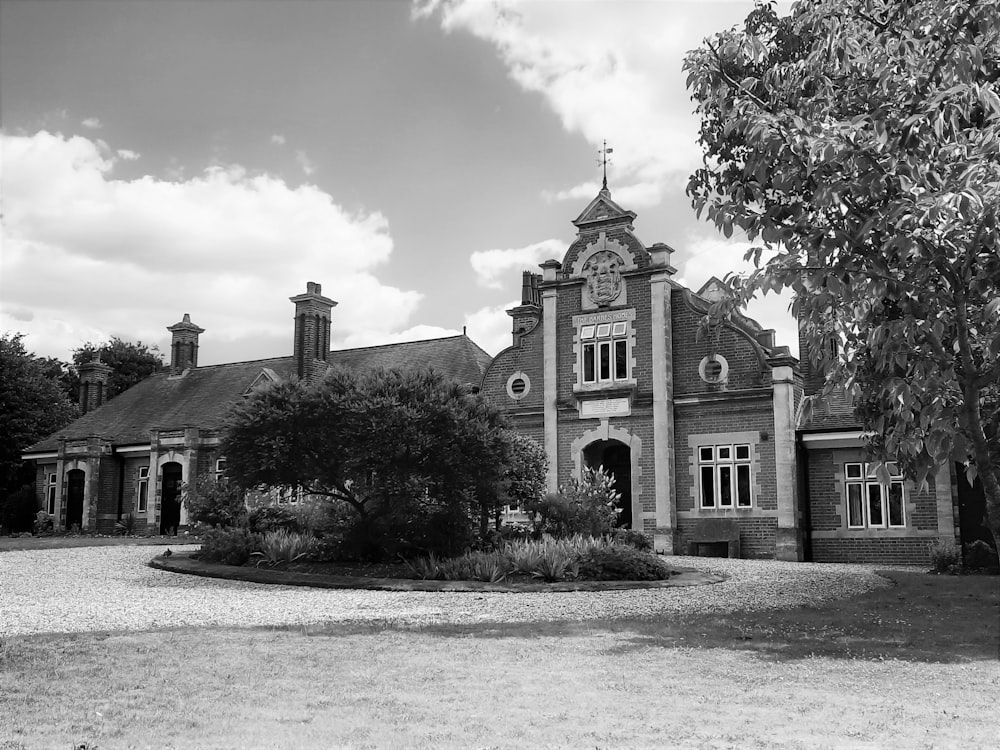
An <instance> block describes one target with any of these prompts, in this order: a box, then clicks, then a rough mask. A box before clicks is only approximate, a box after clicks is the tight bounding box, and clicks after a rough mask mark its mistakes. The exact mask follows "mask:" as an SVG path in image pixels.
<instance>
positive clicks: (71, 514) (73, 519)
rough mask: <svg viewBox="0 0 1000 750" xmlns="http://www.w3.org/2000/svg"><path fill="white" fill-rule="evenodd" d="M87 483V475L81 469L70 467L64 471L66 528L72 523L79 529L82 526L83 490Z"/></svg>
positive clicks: (71, 526)
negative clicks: (70, 468)
mask: <svg viewBox="0 0 1000 750" xmlns="http://www.w3.org/2000/svg"><path fill="white" fill-rule="evenodd" d="M86 483H87V475H86V473H85V472H84V471H83V469H72V470H70V471H69V472H67V473H66V523H65V528H66V529H67V530H69V529H72V528H73V524H76V527H77V528H78V529H79V528H81V527H82V526H83V490H84V487H85V486H86Z"/></svg>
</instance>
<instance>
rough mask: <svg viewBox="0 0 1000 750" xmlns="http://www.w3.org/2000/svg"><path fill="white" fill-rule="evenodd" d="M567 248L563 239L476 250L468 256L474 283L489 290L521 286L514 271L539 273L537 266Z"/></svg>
mask: <svg viewBox="0 0 1000 750" xmlns="http://www.w3.org/2000/svg"><path fill="white" fill-rule="evenodd" d="M567 247H569V243H568V242H564V241H563V240H543V241H541V242H535V243H534V244H531V245H526V246H525V247H515V248H509V249H506V250H499V249H496V250H477V251H476V252H474V253H473V254H472V255H471V256H470V257H469V262H470V263H471V264H472V270H473V271H475V272H476V281H477V282H478V283H479V284H480V285H482V286H485V287H489V288H490V289H503V288H504V287H510V286H513V285H517V286H520V283H521V279H520V277H519V276H517V275H516V272H517V271H526V270H527V271H534V272H536V273H537V272H538V264H539V263H541V262H542V261H543V260H548V259H549V258H558V259H561V258H562V256H563V255H564V254H565V253H566V248H567Z"/></svg>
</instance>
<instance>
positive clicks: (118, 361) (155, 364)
mask: <svg viewBox="0 0 1000 750" xmlns="http://www.w3.org/2000/svg"><path fill="white" fill-rule="evenodd" d="M98 355H100V357H101V361H102V362H103V363H104V364H106V365H108V366H109V367H110V368H111V373H110V375H109V376H108V398H113V397H114V396H117V395H118V394H119V393H122V392H124V391H127V390H128V389H129V388H131V387H132V386H133V385H135V384H136V383H138V382H140V381H142V380H145V379H146V378H148V377H149V376H150V375H152V374H153V373H154V372H159V371H160V370H162V369H163V355H162V354H160V352H159V350H158V349H157V348H156V347H155V346H153V347H149V346H147V345H146V344H144V343H142V342H141V341H136V342H134V343H133V342H131V341H125V340H123V339H120V338H118V337H117V336H112V337H111V340H110V341H108V342H107V343H106V344H93V343H90V342H88V343H86V344H84V345H83V346H81V347H80V348H79V349H75V350H74V351H73V364H74V365H76V366H77V367H79V366H80V365H82V364H86V363H87V362H91V361H93V360H94V359H95V358H96V357H97V356H98ZM69 388H70V391H71V393H70V397H71V398H74V399H75V398H77V397H78V395H79V388H80V378H79V376H78V375H75V373H74V377H73V378H72V379H71V381H70V383H69Z"/></svg>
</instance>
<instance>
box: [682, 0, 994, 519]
mask: <svg viewBox="0 0 1000 750" xmlns="http://www.w3.org/2000/svg"><path fill="white" fill-rule="evenodd" d="M684 67H685V70H686V71H687V74H688V77H687V85H688V89H689V90H690V92H691V94H692V97H693V99H694V101H695V102H696V103H697V111H698V113H699V115H700V116H701V133H700V142H701V145H702V147H703V150H704V166H703V168H701V169H699V170H698V171H697V172H696V173H695V174H694V175H693V176H692V177H691V179H690V182H689V185H688V193H689V195H690V196H691V197H692V202H693V205H694V207H695V208H696V209H697V211H698V213H699V215H700V214H701V213H703V212H704V213H706V214H707V216H708V218H709V219H710V220H711V221H713V222H714V223H715V224H716V225H717V226H718V227H719V228H720V229H721V230H722V231H723V233H724V234H726V235H727V236H729V235H730V234H732V232H733V229H734V227H736V228H739V229H741V230H742V231H743V232H745V233H746V234H747V235H748V236H749V237H750V239H751V240H757V241H762V242H763V247H757V248H754V249H753V250H751V251H750V252H749V253H748V255H747V258H748V259H752V260H753V261H754V262H755V266H756V270H755V271H754V272H752V273H751V274H749V275H748V276H747V277H744V278H736V279H733V280H732V281H733V282H734V286H735V288H736V290H737V294H736V295H735V296H734V298H733V299H732V300H728V301H723V302H722V303H720V304H719V305H717V306H716V309H715V310H714V311H713V313H714V314H716V315H725V314H727V313H728V312H729V311H730V310H731V308H732V307H733V306H736V305H738V304H741V303H742V302H745V301H746V300H747V299H749V298H751V297H753V296H754V295H755V294H756V293H758V292H762V293H767V292H768V291H777V290H781V289H785V288H788V289H791V290H793V291H794V293H795V301H794V303H793V312H795V314H796V315H797V316H798V317H799V319H800V321H801V325H803V326H804V329H803V330H804V333H805V336H806V338H807V339H808V342H809V347H808V351H804V352H802V353H801V355H802V357H803V358H806V357H809V358H810V359H811V360H812V363H813V365H814V366H816V367H818V368H820V371H822V372H825V373H828V376H827V387H828V389H830V388H832V387H833V386H835V385H840V386H843V387H846V388H847V389H848V391H849V392H850V393H852V394H853V395H854V396H855V397H858V398H859V403H860V404H861V405H862V410H861V415H862V416H863V417H865V418H866V420H867V426H868V428H869V429H871V430H872V431H873V432H874V434H875V438H874V440H873V442H872V447H873V449H874V450H875V452H876V454H877V455H879V456H880V457H881V458H883V459H889V458H893V459H898V460H899V461H900V462H901V463H902V464H903V466H904V467H905V468H906V469H907V471H908V473H909V474H910V475H911V476H913V477H914V478H916V479H918V480H922V479H924V478H925V477H926V476H927V475H928V473H929V472H930V471H932V469H933V468H934V467H936V466H941V465H943V464H945V463H946V462H948V461H951V460H956V461H961V462H965V463H966V464H967V466H969V467H970V468H971V470H972V472H973V473H974V472H975V471H978V473H979V475H980V476H981V477H982V479H983V484H984V487H985V490H986V494H987V505H988V508H989V516H990V526H991V528H992V529H993V532H994V534H995V535H1000V461H996V460H993V458H991V453H992V454H993V457H995V456H996V454H997V440H998V435H997V428H998V423H1000V419H998V417H997V393H998V390H1000V387H998V384H1000V356H998V355H1000V323H998V320H1000V289H998V287H1000V250H998V248H1000V235H998V221H997V211H998V205H1000V156H998V154H1000V96H998V93H997V89H998V85H997V81H998V78H1000V5H998V4H997V3H996V2H986V1H982V2H977V1H976V0H965V1H962V2H959V1H958V0H906V1H904V0H803V1H802V2H797V3H795V4H794V5H793V7H792V10H791V13H790V15H788V16H787V17H779V16H778V15H777V14H776V13H775V11H774V9H773V7H772V5H771V4H759V5H758V6H757V7H756V8H755V10H754V11H753V12H752V13H750V15H749V16H748V17H747V19H746V23H745V25H744V26H743V27H742V28H734V29H732V30H730V31H725V32H722V33H719V34H716V35H714V36H713V37H710V38H708V39H706V40H705V41H704V42H703V44H702V45H701V47H699V48H698V49H696V50H693V51H692V52H689V53H688V56H687V59H686V61H685V65H684ZM831 339H833V340H835V341H836V342H837V346H836V347H833V346H830V345H829V342H830V340H831Z"/></svg>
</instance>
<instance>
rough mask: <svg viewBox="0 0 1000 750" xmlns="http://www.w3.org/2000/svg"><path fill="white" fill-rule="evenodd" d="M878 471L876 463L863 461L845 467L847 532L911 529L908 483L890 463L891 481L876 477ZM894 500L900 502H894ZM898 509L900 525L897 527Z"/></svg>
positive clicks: (894, 464)
mask: <svg viewBox="0 0 1000 750" xmlns="http://www.w3.org/2000/svg"><path fill="white" fill-rule="evenodd" d="M875 467H876V464H874V463H865V462H862V461H848V462H846V463H844V510H845V512H844V520H845V522H846V524H847V528H848V529H850V530H852V531H863V530H865V529H873V530H877V531H888V530H891V529H905V528H907V524H906V520H907V519H906V483H905V480H904V478H903V474H902V472H900V471H899V467H898V465H896V463H895V462H887V463H886V464H885V467H886V469H887V470H888V471H889V481H887V482H883V481H881V480H880V479H879V478H878V477H877V476H876V470H875ZM894 490H895V492H894ZM852 494H853V495H854V497H852ZM893 497H895V498H896V499H895V500H893ZM896 508H898V522H897V523H893V522H892V521H893V516H894V515H897V514H896V513H894V510H895V509H896ZM873 511H875V512H874V513H873ZM873 516H875V520H874V521H873Z"/></svg>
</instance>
